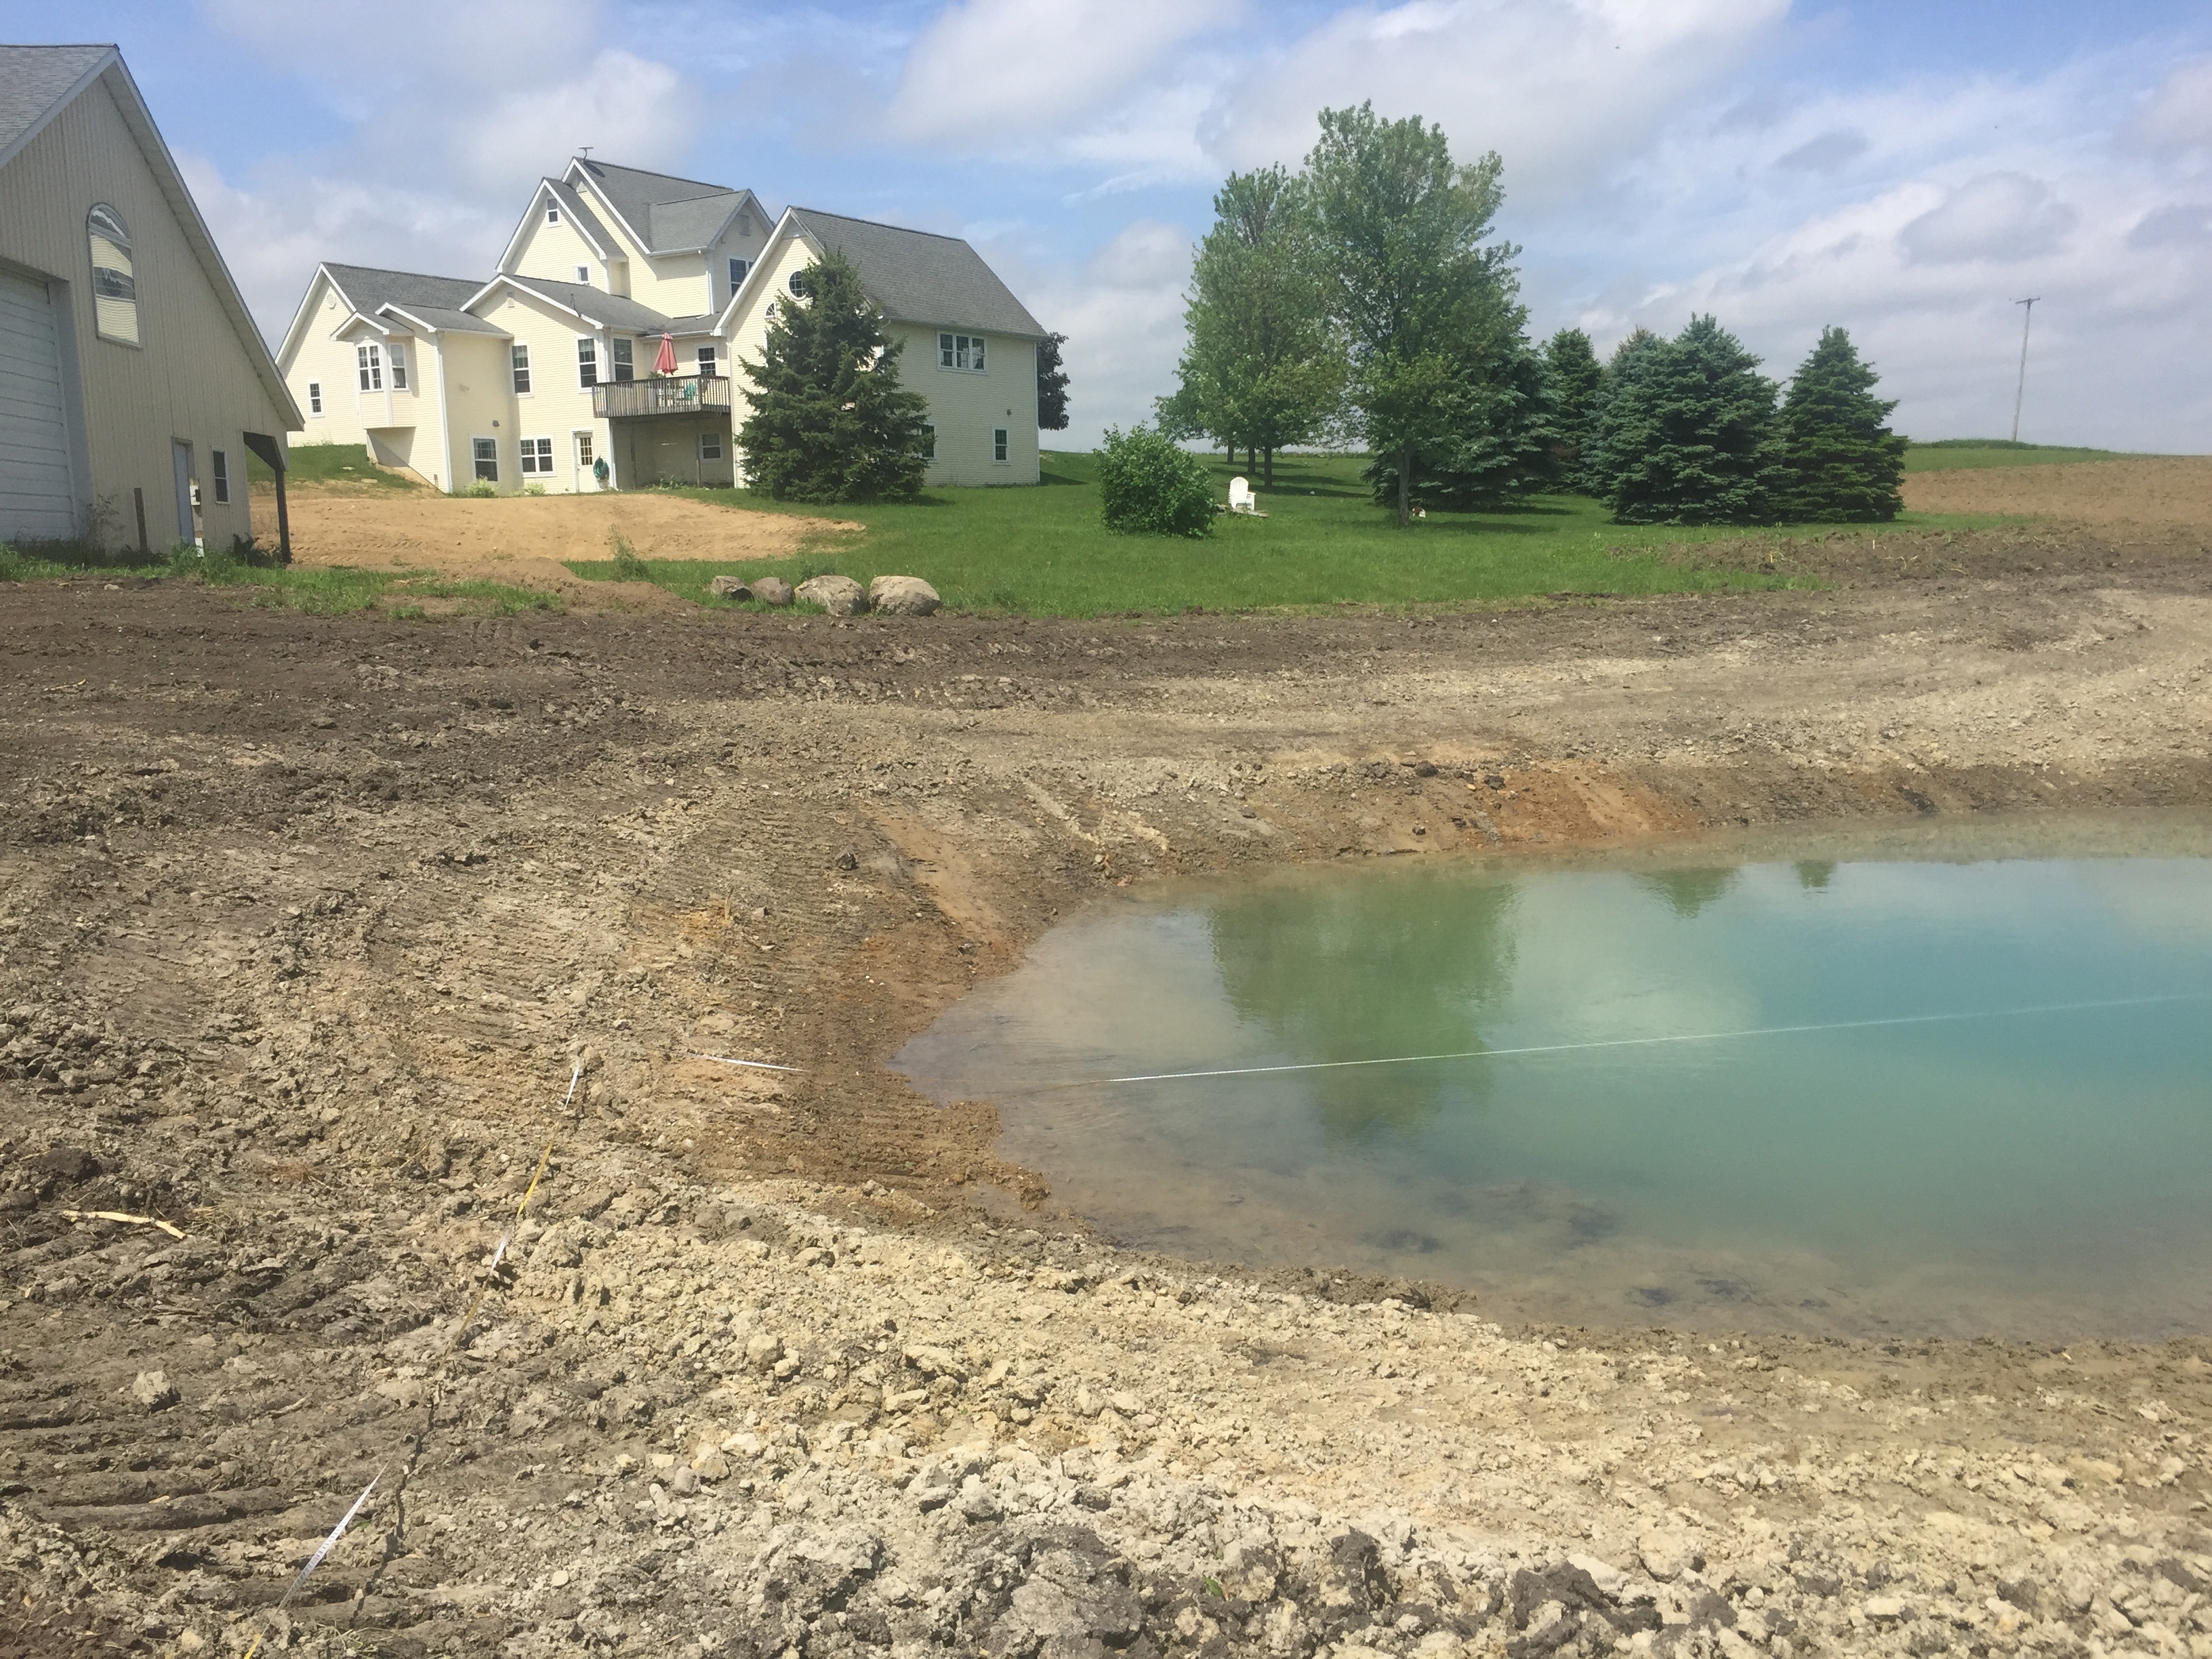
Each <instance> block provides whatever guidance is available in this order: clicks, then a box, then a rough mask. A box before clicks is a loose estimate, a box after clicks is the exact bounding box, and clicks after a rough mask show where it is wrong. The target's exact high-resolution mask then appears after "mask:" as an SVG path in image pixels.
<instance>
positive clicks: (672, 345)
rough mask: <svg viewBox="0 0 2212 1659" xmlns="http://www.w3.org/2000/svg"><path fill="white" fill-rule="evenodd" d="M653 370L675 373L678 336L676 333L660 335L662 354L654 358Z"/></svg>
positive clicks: (658, 372)
mask: <svg viewBox="0 0 2212 1659" xmlns="http://www.w3.org/2000/svg"><path fill="white" fill-rule="evenodd" d="M675 372H676V337H675V336H674V335H672V334H664V335H662V336H661V337H660V355H659V356H657V357H655V358H654V359H653V373H654V374H674V373H675Z"/></svg>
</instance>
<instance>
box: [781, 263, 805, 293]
mask: <svg viewBox="0 0 2212 1659" xmlns="http://www.w3.org/2000/svg"><path fill="white" fill-rule="evenodd" d="M785 286H786V287H787V288H789V289H791V291H792V292H793V294H796V295H799V297H800V298H801V299H805V297H806V273H805V271H803V270H794V271H793V272H792V273H791V276H790V279H789V280H788V282H787V283H786V284H785Z"/></svg>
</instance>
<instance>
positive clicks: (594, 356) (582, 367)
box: [576, 339, 599, 386]
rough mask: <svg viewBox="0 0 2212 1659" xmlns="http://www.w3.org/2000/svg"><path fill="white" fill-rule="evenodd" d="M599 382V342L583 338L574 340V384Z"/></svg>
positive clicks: (591, 384) (596, 383) (586, 384)
mask: <svg viewBox="0 0 2212 1659" xmlns="http://www.w3.org/2000/svg"><path fill="white" fill-rule="evenodd" d="M576 384H577V385H578V386H597V385H598V384H599V342H598V341H597V340H592V339H584V340H579V341H577V342H576Z"/></svg>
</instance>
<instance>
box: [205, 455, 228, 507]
mask: <svg viewBox="0 0 2212 1659" xmlns="http://www.w3.org/2000/svg"><path fill="white" fill-rule="evenodd" d="M210 459H212V460H213V461H214V462H215V498H216V503H217V504H218V505H220V506H228V504H229V501H230V456H229V455H228V453H226V452H225V451H223V450H220V449H218V450H216V451H214V452H213V453H212V454H211V456H210Z"/></svg>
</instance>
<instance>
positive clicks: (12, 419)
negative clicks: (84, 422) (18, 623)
mask: <svg viewBox="0 0 2212 1659" xmlns="http://www.w3.org/2000/svg"><path fill="white" fill-rule="evenodd" d="M63 407H64V405H63V401H62V356H61V345H60V342H59V340H58V337H56V333H55V329H54V308H53V307H52V305H51V304H49V303H48V302H47V300H46V284H45V283H36V282H26V281H25V280H24V279H23V278H21V277H20V276H9V274H8V273H6V272H5V271H0V541H8V540H12V539H14V538H18V537H20V538H24V539H27V540H28V539H33V538H52V539H55V540H60V539H62V538H66V537H70V536H74V535H76V532H77V527H78V526H77V521H76V489H75V488H74V486H73V483H72V481H71V479H70V453H69V422H68V421H67V419H66V417H65V416H64V414H63Z"/></svg>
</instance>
